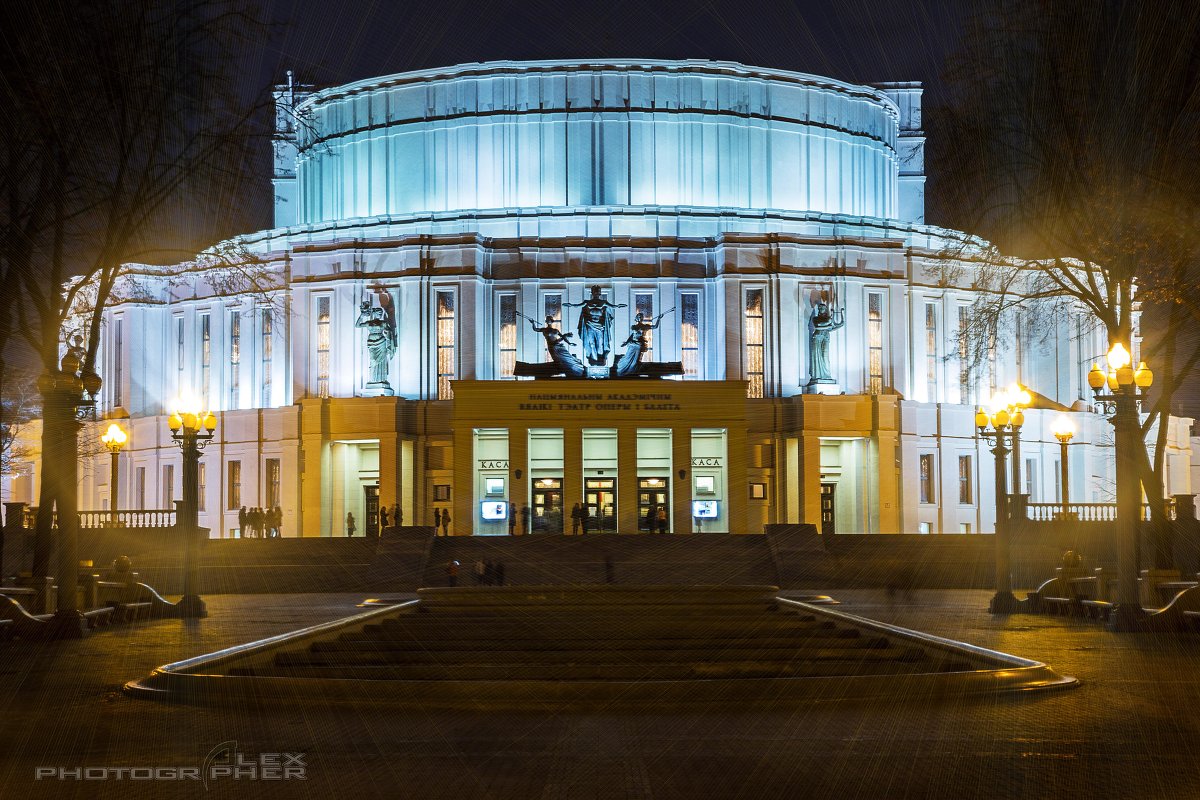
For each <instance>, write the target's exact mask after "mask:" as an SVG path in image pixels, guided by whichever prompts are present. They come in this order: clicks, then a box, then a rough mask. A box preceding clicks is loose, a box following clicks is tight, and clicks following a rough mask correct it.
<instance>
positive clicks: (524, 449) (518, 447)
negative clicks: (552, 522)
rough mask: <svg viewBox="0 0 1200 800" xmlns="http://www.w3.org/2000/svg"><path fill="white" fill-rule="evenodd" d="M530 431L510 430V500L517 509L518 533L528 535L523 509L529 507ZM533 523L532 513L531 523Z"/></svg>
mask: <svg viewBox="0 0 1200 800" xmlns="http://www.w3.org/2000/svg"><path fill="white" fill-rule="evenodd" d="M529 499H530V498H529V429H528V428H509V429H508V500H509V502H510V503H512V504H513V505H515V506H516V507H517V510H516V514H517V528H516V530H517V532H518V533H522V534H526V533H529V531H527V530H525V518H524V517H522V516H521V509H522V508H523V507H525V506H528V505H529ZM532 521H533V517H532V512H531V516H530V522H532Z"/></svg>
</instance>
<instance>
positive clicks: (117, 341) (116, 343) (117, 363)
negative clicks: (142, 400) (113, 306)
mask: <svg viewBox="0 0 1200 800" xmlns="http://www.w3.org/2000/svg"><path fill="white" fill-rule="evenodd" d="M121 323H122V320H121V318H120V317H117V318H116V319H115V320H114V321H113V354H112V362H113V370H112V372H113V405H114V406H119V405H121V360H122V359H123V358H124V357H125V356H124V353H125V350H124V347H123V346H122V345H123V339H122V335H121V334H122V330H121Z"/></svg>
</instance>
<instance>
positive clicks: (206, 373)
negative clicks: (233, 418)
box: [200, 314, 212, 408]
mask: <svg viewBox="0 0 1200 800" xmlns="http://www.w3.org/2000/svg"><path fill="white" fill-rule="evenodd" d="M209 319H210V317H209V315H208V314H201V315H200V398H201V400H202V401H203V403H204V407H205V408H209V407H210V406H209V402H210V397H211V395H210V394H209V390H210V389H211V388H212V383H211V381H210V376H211V373H212V328H211V327H210V326H209Z"/></svg>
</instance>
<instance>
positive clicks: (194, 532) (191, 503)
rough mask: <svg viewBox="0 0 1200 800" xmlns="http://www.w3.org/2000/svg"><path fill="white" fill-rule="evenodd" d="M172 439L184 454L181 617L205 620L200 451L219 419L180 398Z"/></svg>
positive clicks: (173, 416) (173, 413)
mask: <svg viewBox="0 0 1200 800" xmlns="http://www.w3.org/2000/svg"><path fill="white" fill-rule="evenodd" d="M167 427H169V428H170V429H171V439H172V440H173V441H174V442H175V444H177V445H179V449H180V450H181V451H182V452H183V504H182V507H181V508H180V512H181V513H182V515H183V519H182V520H179V527H180V528H181V529H182V530H183V535H184V537H185V539H184V541H185V549H184V561H183V597H182V598H181V599H180V601H179V602H178V603H177V604H176V606H175V608H176V612H175V613H176V614H177V615H178V616H181V617H206V616H208V609H207V608H206V606H205V604H204V601H203V600H202V599H201V598H200V593H199V583H200V581H199V573H200V564H199V548H200V541H199V537H200V474H199V473H200V451H201V450H202V449H204V447H206V446H207V445H208V443H209V442H210V441H212V438H213V435H214V434H215V432H216V429H217V417H216V415H215V414H213V413H212V412H211V411H208V410H206V409H205V408H204V407H203V404H202V403H201V402H200V401H199V400H197V399H196V398H187V397H180V398H179V399H177V400H176V401H175V403H174V407H173V408H172V410H171V416H170V417H169V418H168V419H167Z"/></svg>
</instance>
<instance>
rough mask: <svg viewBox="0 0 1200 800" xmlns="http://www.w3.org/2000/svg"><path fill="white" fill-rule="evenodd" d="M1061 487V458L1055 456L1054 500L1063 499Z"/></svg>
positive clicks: (1059, 501) (1060, 500)
mask: <svg viewBox="0 0 1200 800" xmlns="http://www.w3.org/2000/svg"><path fill="white" fill-rule="evenodd" d="M1062 488H1063V487H1062V460H1061V459H1057V458H1056V459H1055V460H1054V500H1055V502H1058V503H1061V502H1062V499H1063V496H1062ZM1167 493H1168V494H1170V491H1169V490H1168V492H1167Z"/></svg>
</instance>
